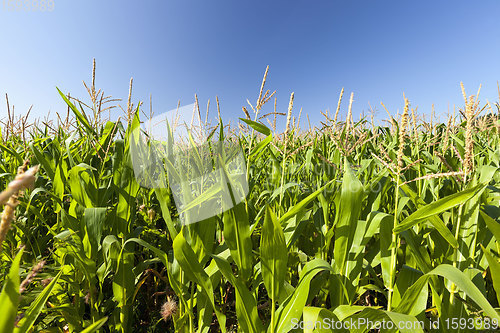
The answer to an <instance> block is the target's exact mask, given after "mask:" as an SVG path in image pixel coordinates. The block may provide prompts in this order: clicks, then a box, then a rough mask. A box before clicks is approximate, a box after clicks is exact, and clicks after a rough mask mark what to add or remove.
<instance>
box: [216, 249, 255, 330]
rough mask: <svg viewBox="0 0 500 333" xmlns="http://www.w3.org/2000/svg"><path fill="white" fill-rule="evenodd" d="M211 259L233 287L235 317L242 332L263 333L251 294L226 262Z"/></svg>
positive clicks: (220, 259)
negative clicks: (234, 293) (234, 292)
mask: <svg viewBox="0 0 500 333" xmlns="http://www.w3.org/2000/svg"><path fill="white" fill-rule="evenodd" d="M212 258H213V259H214V261H215V263H216V264H217V267H218V268H219V269H220V271H221V273H222V275H224V277H225V278H226V280H228V281H229V283H231V284H232V285H233V286H234V289H235V291H236V315H237V317H238V319H239V323H240V325H241V328H242V329H243V332H249V333H254V332H263V331H264V328H263V326H262V322H261V320H260V318H259V315H258V313H257V301H256V300H255V297H254V296H253V294H252V293H251V292H250V291H249V290H248V289H247V287H246V286H245V285H244V284H243V282H242V281H241V280H240V279H238V278H236V277H235V276H234V274H233V273H232V270H231V266H230V265H229V262H227V260H225V259H223V258H221V257H218V256H216V255H212Z"/></svg>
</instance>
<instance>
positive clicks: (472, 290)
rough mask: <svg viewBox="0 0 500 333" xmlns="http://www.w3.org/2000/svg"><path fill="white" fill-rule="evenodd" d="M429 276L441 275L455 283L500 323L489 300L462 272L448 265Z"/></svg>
mask: <svg viewBox="0 0 500 333" xmlns="http://www.w3.org/2000/svg"><path fill="white" fill-rule="evenodd" d="M427 275H439V276H442V277H444V278H445V279H448V280H450V281H451V282H453V283H455V285H457V286H458V288H460V289H461V290H462V291H463V292H465V293H466V294H467V296H469V297H470V298H471V299H472V300H473V301H474V302H476V304H477V305H479V307H480V308H481V309H482V310H483V311H484V313H485V314H486V315H487V316H489V317H491V319H496V320H498V321H499V322H500V315H499V314H498V313H497V312H496V311H495V309H494V308H493V307H492V306H491V304H490V303H489V302H488V300H487V299H486V298H485V297H484V296H483V294H482V293H481V291H479V289H478V288H477V287H476V286H475V285H474V283H473V282H472V281H471V280H470V279H469V278H468V277H467V275H465V273H463V272H461V271H460V270H459V269H458V268H456V267H453V266H451V265H448V264H442V265H439V266H438V267H436V268H434V269H433V270H432V271H430V272H429V273H427Z"/></svg>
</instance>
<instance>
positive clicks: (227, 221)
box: [223, 203, 253, 280]
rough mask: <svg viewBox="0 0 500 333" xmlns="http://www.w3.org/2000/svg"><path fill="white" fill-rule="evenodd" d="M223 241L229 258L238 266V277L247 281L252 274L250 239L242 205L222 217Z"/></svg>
mask: <svg viewBox="0 0 500 333" xmlns="http://www.w3.org/2000/svg"><path fill="white" fill-rule="evenodd" d="M223 222H224V230H223V231H224V240H225V241H226V243H227V246H228V247H229V250H231V256H232V257H233V260H234V262H235V263H236V265H238V268H239V270H240V271H239V272H240V276H241V278H243V279H245V280H246V279H248V278H249V277H250V276H251V274H252V269H253V264H252V262H253V255H252V240H251V238H250V222H249V221H248V214H247V212H246V209H245V205H244V204H243V203H239V204H237V205H236V206H234V207H233V208H232V209H230V210H229V211H225V212H224V215H223Z"/></svg>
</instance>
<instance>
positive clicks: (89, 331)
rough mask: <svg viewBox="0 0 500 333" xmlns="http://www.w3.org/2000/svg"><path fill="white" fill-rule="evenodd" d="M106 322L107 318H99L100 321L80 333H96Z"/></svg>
mask: <svg viewBox="0 0 500 333" xmlns="http://www.w3.org/2000/svg"><path fill="white" fill-rule="evenodd" d="M106 321H108V317H104V318H101V319H100V320H98V321H96V322H95V323H93V324H92V325H90V326H88V327H86V328H85V329H84V330H83V331H82V332H81V333H93V332H97V330H98V329H99V328H101V327H102V326H103V325H104V324H105V323H106Z"/></svg>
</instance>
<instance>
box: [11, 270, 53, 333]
mask: <svg viewBox="0 0 500 333" xmlns="http://www.w3.org/2000/svg"><path fill="white" fill-rule="evenodd" d="M61 274H62V271H60V272H59V273H58V274H57V275H56V276H55V277H54V278H53V279H52V281H51V282H50V283H49V284H48V285H47V286H46V287H45V288H44V289H43V290H42V292H41V293H40V294H39V295H38V296H37V298H36V299H35V300H34V301H33V302H32V303H31V305H30V307H29V308H28V310H26V312H25V313H24V317H23V319H21V321H20V322H19V323H18V327H16V328H15V329H14V332H15V333H20V332H29V330H30V329H31V328H32V327H33V324H34V323H35V321H36V319H37V318H38V316H39V315H40V313H41V312H42V309H43V307H44V306H45V303H47V300H48V299H49V296H50V294H51V293H52V290H53V289H54V287H55V286H56V284H57V281H58V280H59V278H60V277H61Z"/></svg>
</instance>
